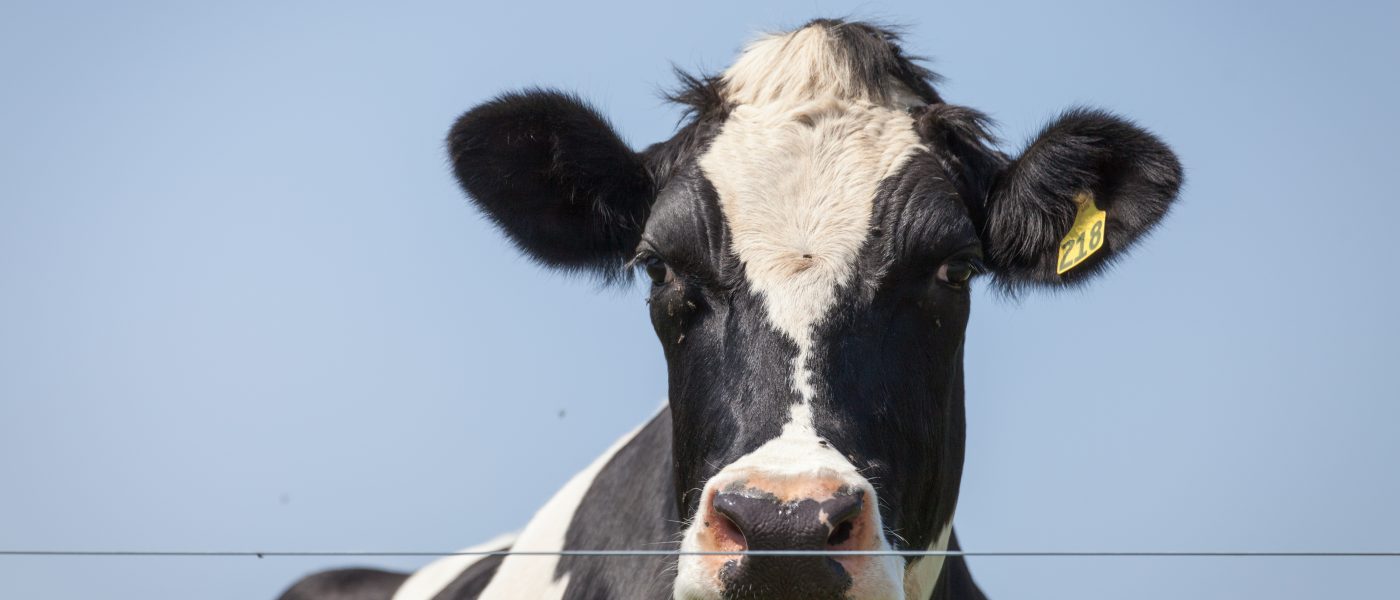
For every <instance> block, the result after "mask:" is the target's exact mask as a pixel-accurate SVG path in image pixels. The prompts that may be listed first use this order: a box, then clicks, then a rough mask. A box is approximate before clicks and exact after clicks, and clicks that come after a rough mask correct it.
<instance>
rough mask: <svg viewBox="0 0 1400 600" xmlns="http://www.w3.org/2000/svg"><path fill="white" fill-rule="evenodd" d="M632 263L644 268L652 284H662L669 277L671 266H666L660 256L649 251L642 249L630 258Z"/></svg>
mask: <svg viewBox="0 0 1400 600" xmlns="http://www.w3.org/2000/svg"><path fill="white" fill-rule="evenodd" d="M632 264H634V265H637V266H640V267H641V268H642V269H645V270H646V272H647V277H650V278H651V284H652V285H662V284H664V283H666V282H667V281H669V280H670V279H671V268H670V267H668V266H666V263H665V262H663V261H662V260H661V257H659V256H657V255H656V254H653V253H651V252H649V251H646V250H643V251H642V252H640V253H638V254H637V257H636V258H634V259H632Z"/></svg>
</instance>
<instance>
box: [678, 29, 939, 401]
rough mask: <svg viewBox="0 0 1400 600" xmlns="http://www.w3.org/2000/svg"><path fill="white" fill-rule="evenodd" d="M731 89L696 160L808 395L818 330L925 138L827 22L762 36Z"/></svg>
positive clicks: (733, 73) (730, 80)
mask: <svg viewBox="0 0 1400 600" xmlns="http://www.w3.org/2000/svg"><path fill="white" fill-rule="evenodd" d="M724 85H725V87H724V89H725V94H726V95H727V98H726V100H728V101H730V102H731V103H733V104H734V107H733V109H732V110H731V111H730V113H729V116H728V119H727V120H726V121H725V123H724V127H723V129H722V130H721V131H720V133H719V135H717V136H716V137H715V139H714V140H713V141H712V142H711V144H710V148H709V151H708V152H707V153H706V154H705V155H704V156H703V157H702V158H701V159H700V167H701V169H702V170H703V171H704V173H705V177H706V178H708V179H709V180H710V182H711V183H712V184H713V185H714V187H715V190H716V192H718V194H719V203H720V207H721V209H722V211H723V213H724V217H725V220H726V221H727V222H728V224H729V228H730V232H731V239H732V244H733V249H734V252H735V253H736V254H737V255H738V257H739V260H740V261H741V262H742V263H743V265H744V274H745V276H746V277H747V279H748V282H749V284H750V286H751V288H752V289H753V291H754V292H755V293H757V294H759V295H760V296H762V297H763V299H764V303H765V306H766V307H767V310H768V317H769V322H770V323H771V324H772V325H773V326H774V327H775V328H776V329H778V330H779V331H781V332H783V333H784V334H786V335H787V337H788V338H789V339H791V340H792V341H793V342H794V343H795V344H796V346H797V349H798V357H797V361H796V364H795V365H794V373H793V377H794V379H793V386H794V388H795V389H796V390H797V391H798V392H799V393H800V394H801V396H802V401H803V402H804V403H806V402H810V401H811V396H812V388H811V385H810V382H809V380H808V373H807V368H806V361H807V358H808V355H809V354H810V352H811V349H812V329H813V326H815V325H816V324H817V323H818V322H819V321H820V320H821V319H822V318H823V317H824V316H826V314H827V312H828V311H829V310H830V309H831V307H832V304H833V303H834V301H835V299H836V293H837V290H838V289H839V288H841V287H842V286H844V285H846V284H848V283H850V281H851V279H852V275H853V274H854V272H855V262H856V258H857V255H858V253H859V251H860V249H861V247H862V245H864V243H865V240H866V238H867V237H868V236H869V234H870V220H871V213H872V209H873V207H874V200H875V193H876V189H877V188H878V186H879V184H880V181H882V180H883V179H885V178H886V177H888V176H890V175H892V174H894V173H895V172H896V171H897V170H898V169H899V167H900V166H901V165H902V164H903V163H904V161H905V160H906V159H907V158H908V157H909V156H910V155H911V154H913V153H914V152H915V151H917V150H919V149H921V146H920V143H919V137H918V135H917V134H916V133H915V132H914V126H913V119H912V118H911V117H909V115H908V114H906V113H905V111H904V110H903V106H902V105H899V104H897V103H896V101H894V100H891V101H889V102H886V103H878V102H876V101H875V100H874V98H875V94H873V93H872V92H871V90H869V87H868V84H867V82H863V81H859V80H857V78H856V76H855V74H854V73H853V72H852V69H851V67H850V64H849V61H848V60H846V58H845V56H843V51H842V50H840V49H839V48H838V45H837V44H835V43H834V41H833V40H832V39H831V36H830V34H829V33H828V32H827V30H826V28H825V27H821V26H814V27H807V28H804V29H801V30H798V31H795V32H793V33H790V34H787V35H784V36H771V37H767V38H764V39H762V40H759V41H758V42H756V43H754V44H753V45H751V46H750V47H749V49H748V50H747V51H746V52H745V53H744V55H743V56H742V57H741V58H740V59H739V60H738V61H737V62H736V63H735V64H734V66H733V67H731V68H730V69H729V70H728V71H726V72H725V74H724ZM886 96H890V97H894V96H895V95H894V94H886Z"/></svg>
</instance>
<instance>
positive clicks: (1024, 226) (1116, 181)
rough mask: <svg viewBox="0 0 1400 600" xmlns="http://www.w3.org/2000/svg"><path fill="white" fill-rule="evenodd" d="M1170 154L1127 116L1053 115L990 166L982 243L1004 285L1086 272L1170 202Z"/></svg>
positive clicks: (1173, 177)
mask: <svg viewBox="0 0 1400 600" xmlns="http://www.w3.org/2000/svg"><path fill="white" fill-rule="evenodd" d="M1181 182H1182V169H1181V163H1180V162H1178V161H1177V158H1176V155H1175V154H1174V153H1172V151H1171V149H1170V148H1168V147H1167V145H1166V144H1164V143H1162V141H1161V140H1159V139H1157V137H1156V136H1154V135H1152V134H1151V133H1148V132H1147V131H1145V130H1143V129H1142V128H1140V127H1138V126H1137V125H1134V124H1133V123H1131V122H1129V121H1127V120H1125V119H1122V118H1119V117H1116V116H1113V115H1111V114H1108V113H1106V112H1102V111H1097V110H1088V109H1076V110H1072V111H1069V112H1067V113H1065V114H1064V115H1061V116H1060V117H1059V118H1058V119H1056V120H1054V121H1052V122H1051V123H1050V124H1049V125H1048V126H1046V127H1045V129H1044V130H1042V131H1041V132H1040V134H1039V135H1038V136H1036V138H1035V139H1033V140H1032V141H1031V143H1030V145H1029V146H1028V147H1027V149H1026V151H1025V152H1024V153H1022V154H1021V156H1019V157H1017V158H1015V159H1014V160H1012V161H1011V162H1010V163H1009V164H1008V165H1007V166H1006V168H1005V169H1004V170H1003V171H1002V172H1001V173H999V174H998V175H997V177H996V184H995V185H994V186H993V187H992V189H991V191H990V192H989V193H988V196H987V201H986V206H985V211H984V213H985V221H984V223H983V225H982V236H983V246H984V248H985V253H986V256H987V259H988V264H989V265H990V267H991V270H992V271H993V272H994V273H995V274H996V277H997V281H999V282H1000V283H1001V284H1002V286H1003V287H1005V288H1008V289H1016V288H1021V287H1025V286H1030V285H1039V286H1062V285H1070V284H1075V283H1079V282H1082V281H1085V280H1087V279H1088V278H1090V277H1091V276H1093V275H1094V274H1096V273H1098V272H1100V271H1102V269H1103V267H1104V266H1105V265H1107V264H1108V263H1110V262H1112V261H1113V260H1115V259H1117V258H1119V257H1121V256H1122V254H1123V251H1124V250H1126V249H1127V248H1128V247H1130V246H1131V245H1132V244H1133V243H1134V242H1136V241H1137V240H1138V239H1140V238H1141V237H1142V235H1143V234H1145V233H1147V232H1148V231H1150V230H1151V229H1152V228H1153V227H1154V226H1156V225H1157V223H1158V222H1160V221H1161V220H1162V217H1163V216H1165V215H1166V214H1167V211H1168V210H1169V209H1170V208H1171V203H1172V201H1174V200H1175V199H1176V195H1177V192H1178V190H1179V189H1180V188H1181Z"/></svg>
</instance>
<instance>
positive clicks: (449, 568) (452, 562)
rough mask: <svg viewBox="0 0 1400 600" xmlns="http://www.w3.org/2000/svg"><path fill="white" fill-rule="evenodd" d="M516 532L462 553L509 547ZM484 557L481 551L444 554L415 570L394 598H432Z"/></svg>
mask: <svg viewBox="0 0 1400 600" xmlns="http://www.w3.org/2000/svg"><path fill="white" fill-rule="evenodd" d="M515 538H516V534H514V533H508V534H505V535H502V536H500V537H497V538H495V539H493V540H491V541H489V542H486V543H485V544H480V545H477V546H472V547H470V548H467V549H466V550H463V552H489V551H495V550H503V549H505V548H509V547H510V545H511V544H513V543H515ZM483 558H486V555H483V554H464V555H459V556H446V557H443V558H440V559H437V560H435V561H433V562H430V563H428V564H427V566H425V567H423V568H421V569H418V570H417V571H414V573H413V575H411V576H409V578H408V581H405V582H403V585H400V586H399V589H398V590H396V591H395V592H394V599H393V600H431V599H432V598H433V597H434V596H437V595H438V593H439V592H441V591H442V590H443V588H446V587H447V586H449V585H451V584H452V582H453V581H456V580H457V578H458V577H460V576H461V575H462V573H465V572H466V570H467V569H468V568H470V567H471V566H472V565H474V564H476V563H478V562H480V561H481V559H483Z"/></svg>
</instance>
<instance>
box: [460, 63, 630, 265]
mask: <svg viewBox="0 0 1400 600" xmlns="http://www.w3.org/2000/svg"><path fill="white" fill-rule="evenodd" d="M447 147H448V151H449V153H450V154H451V159H452V168H453V172H454V173H456V175H457V181H458V182H460V183H461V185H462V189H463V190H465V191H466V192H467V195H468V196H469V197H470V198H471V199H472V200H474V201H475V202H476V204H477V206H478V207H480V208H481V210H482V212H484V213H485V214H486V215H487V216H488V217H490V218H491V220H492V221H495V222H496V224H497V225H499V226H500V227H501V229H503V230H504V231H505V232H506V237H508V238H509V239H510V240H511V241H513V242H514V243H515V244H516V245H517V246H519V247H520V249H521V250H524V251H525V253H526V254H528V255H529V256H530V257H532V258H534V259H535V260H537V261H539V262H541V263H543V264H546V265H549V266H552V267H558V268H563V269H566V270H585V271H589V272H592V273H594V274H597V275H600V276H602V277H603V278H604V279H614V278H617V277H620V276H623V275H624V274H625V271H624V270H623V269H622V268H621V267H622V265H623V264H625V263H626V262H627V259H628V258H630V257H631V254H630V252H631V251H632V249H633V248H635V247H636V245H637V239H638V236H640V234H641V231H642V225H643V224H644V223H645V222H646V217H647V213H648V211H649V210H650V206H651V201H652V197H653V190H652V181H651V176H650V174H649V172H648V171H647V169H646V168H645V166H644V164H643V159H642V157H641V156H640V155H638V154H637V153H635V152H633V151H632V150H631V149H630V148H628V147H627V145H626V144H625V143H623V141H622V139H621V138H619V137H618V135H617V133H616V132H615V131H614V130H613V128H612V126H611V125H610V124H609V123H608V122H607V120H606V119H604V118H603V117H602V115H599V114H598V112H597V111H596V110H594V109H592V108H591V107H589V106H587V105H586V104H584V103H583V101H581V100H579V99H578V98H576V97H574V96H572V95H569V94H565V93H561V92H556V91H549V90H530V91H526V92H521V93H514V94H506V95H503V96H501V97H499V98H496V99H495V100H492V101H490V102H487V103H485V104H482V105H481V106H478V107H476V108H474V109H472V110H471V111H468V112H467V113H466V114H464V115H462V116H461V117H460V118H459V119H457V123H456V125H454V126H453V127H452V131H451V132H449V133H448V135H447Z"/></svg>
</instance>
